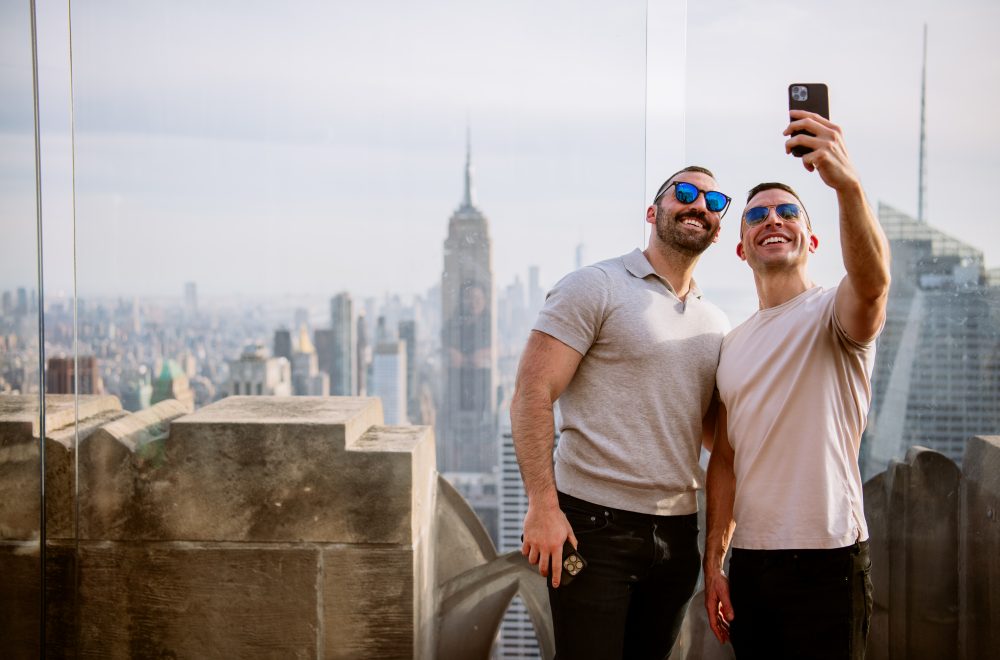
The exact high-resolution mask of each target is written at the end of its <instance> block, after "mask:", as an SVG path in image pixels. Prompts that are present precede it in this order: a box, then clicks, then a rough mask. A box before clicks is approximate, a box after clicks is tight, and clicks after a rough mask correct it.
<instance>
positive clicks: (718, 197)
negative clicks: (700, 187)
mask: <svg viewBox="0 0 1000 660" xmlns="http://www.w3.org/2000/svg"><path fill="white" fill-rule="evenodd" d="M705 206H706V207H708V210H709V211H711V212H713V213H718V212H719V211H721V210H722V209H724V208H726V196H725V195H723V194H722V193H720V192H717V191H715V190H713V191H711V192H707V193H705Z"/></svg>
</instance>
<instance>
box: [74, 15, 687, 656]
mask: <svg viewBox="0 0 1000 660" xmlns="http://www.w3.org/2000/svg"><path fill="white" fill-rule="evenodd" d="M674 4H676V3H674ZM73 9H74V14H73V54H74V60H73V61H74V76H75V111H76V123H75V130H76V154H77V158H76V219H77V224H76V229H77V245H76V248H77V254H78V255H79V256H78V261H77V281H78V291H79V324H78V329H79V336H80V348H79V355H78V358H79V360H80V363H81V365H82V364H84V363H85V364H87V365H91V366H92V368H93V370H94V373H95V376H94V382H96V380H97V375H98V374H99V376H100V380H101V381H102V382H103V387H104V388H105V391H106V392H107V393H109V394H112V395H114V396H115V397H117V399H118V401H120V403H121V405H122V407H123V409H124V410H123V412H122V414H124V413H134V412H138V411H146V413H147V416H145V417H142V418H141V422H138V421H137V423H142V424H154V423H160V422H163V423H164V424H169V423H170V422H171V421H172V420H174V419H177V418H178V416H180V415H182V414H184V413H185V412H189V411H191V410H197V411H201V409H202V408H204V407H206V406H208V405H210V404H213V403H214V404H216V405H215V406H214V407H213V410H215V411H218V410H222V408H220V407H219V406H220V405H227V406H247V408H246V409H247V410H249V409H251V408H252V409H254V410H262V409H265V408H266V406H265V404H264V403H262V402H260V401H258V400H255V399H245V397H256V396H258V395H265V396H272V397H275V396H279V397H284V396H288V395H294V396H299V395H304V396H323V395H335V396H356V395H362V396H377V397H379V398H380V399H381V403H382V413H383V417H384V420H385V422H386V423H388V424H403V425H406V424H426V425H433V426H434V432H435V436H436V443H437V467H438V469H439V470H441V471H442V472H444V473H445V474H446V476H447V477H448V478H449V479H450V481H451V482H452V483H453V484H454V485H455V486H456V487H457V488H458V489H459V490H460V492H461V493H462V494H463V495H465V496H466V498H467V499H468V500H469V501H470V502H471V504H472V505H473V507H474V508H475V509H476V511H477V513H478V514H479V515H480V517H481V519H482V522H483V523H484V525H485V526H486V527H487V528H488V530H489V532H490V533H491V535H492V537H493V539H494V541H496V542H497V546H498V548H499V550H501V551H506V550H509V549H512V548H515V547H517V546H518V545H519V543H518V541H517V540H516V537H517V534H516V533H514V534H513V535H512V536H511V535H504V536H502V537H501V535H500V533H499V510H500V508H501V507H502V506H503V505H502V504H501V499H502V498H501V496H500V494H501V493H503V492H506V490H505V488H503V487H502V484H501V483H500V482H501V481H502V479H503V475H504V474H507V473H506V472H504V473H502V472H501V471H500V466H499V463H500V454H501V441H502V440H504V439H506V441H507V442H509V440H510V438H509V434H507V435H506V436H505V437H501V436H503V433H502V427H503V425H504V421H505V419H506V417H507V416H508V406H509V397H510V394H511V390H512V385H513V379H514V374H515V369H516V366H517V362H518V358H519V355H520V351H521V348H522V346H523V344H524V341H525V339H526V337H527V333H528V330H529V328H530V326H531V324H532V323H533V321H534V317H535V315H536V314H537V312H538V309H539V308H540V306H541V303H542V300H543V298H544V295H545V292H546V290H547V289H548V288H549V287H550V286H551V285H552V284H553V283H554V282H555V281H556V280H557V279H559V278H560V277H561V276H562V275H564V274H565V273H567V272H569V271H570V270H572V269H573V268H574V267H578V266H580V265H581V264H585V263H588V262H592V261H597V260H601V259H605V258H609V257H613V256H616V255H619V254H622V253H625V252H628V251H629V250H631V249H632V248H634V247H636V246H637V245H639V243H640V240H641V239H643V229H644V227H645V223H644V221H643V220H644V212H645V205H646V197H647V192H648V188H649V186H650V185H653V186H655V185H658V183H657V184H648V183H647V181H648V180H653V179H657V180H662V178H663V177H664V176H665V172H664V171H662V170H664V169H666V168H671V171H672V169H676V168H677V167H679V165H677V164H676V162H674V159H673V158H671V159H670V160H671V162H670V163H669V165H662V164H659V163H658V164H657V170H658V171H657V172H656V173H654V174H650V173H648V172H646V171H645V166H646V159H645V157H644V154H645V150H646V147H647V137H648V136H647V135H646V134H645V131H644V125H645V124H644V115H645V112H646V96H645V90H646V82H647V81H646V67H645V58H646V55H645V36H646V30H647V24H646V18H645V13H646V3H644V2H634V1H632V2H624V3H615V4H610V5H609V4H608V3H600V2H587V3H585V4H584V5H583V6H581V5H580V4H579V3H543V4H542V5H539V4H538V3H530V2H514V3H503V4H502V5H496V4H488V3H465V2H454V1H443V0H439V1H435V2H431V3H430V4H428V3H423V4H422V5H421V6H420V7H419V8H418V7H416V6H410V5H409V4H407V3H391V4H389V5H385V4H378V5H372V6H367V5H363V4H358V3H326V2H315V3H305V4H301V3H300V4H298V5H296V7H295V8H291V9H289V8H281V9H278V8H276V7H275V5H273V4H270V3H259V2H255V3H249V4H248V3H228V4H223V5H218V6H214V7H206V6H203V5H199V4H195V3H180V4H176V3H174V4H172V5H171V6H170V8H169V9H165V8H163V7H160V8H156V9H150V8H143V7H139V6H136V5H135V4H134V3H127V2H112V3H110V4H107V3H106V4H103V5H92V4H83V5H79V6H74V8H73ZM675 9H676V7H675ZM682 31H683V21H682V20H681V21H680V22H678V23H676V24H673V25H670V26H669V27H668V28H667V29H666V30H665V31H663V32H660V33H659V36H660V37H661V38H662V37H663V35H664V34H667V35H668V40H669V41H671V42H672V43H682V40H681V39H679V35H680V33H681V32H682ZM670 75H671V76H673V77H674V79H677V80H679V79H680V76H681V73H680V72H679V71H677V72H672V73H671V74H670ZM680 121H681V120H680V118H679V117H678V116H677V115H676V114H671V115H669V116H668V118H667V119H661V120H659V122H658V126H659V131H660V132H659V134H658V137H656V138H655V139H656V145H657V146H658V147H659V148H663V147H664V145H665V144H667V143H669V144H676V143H677V142H678V141H679V139H678V136H680V135H682V132H681V130H680V125H681V124H680ZM81 369H82V367H81ZM227 397H228V399H227ZM223 399H227V401H226V402H224V403H223V404H220V403H219V402H220V401H221V400H223ZM164 402H165V403H166V404H169V406H179V407H173V408H171V407H169V406H165V405H164ZM158 404H159V405H158ZM268 405H270V404H268ZM275 405H276V406H277V407H275V408H267V409H269V410H272V411H275V412H276V414H279V415H280V414H284V413H285V412H287V411H288V410H292V409H293V407H292V406H293V405H294V404H293V403H291V402H290V400H287V399H283V400H281V402H280V403H278V404H275ZM93 414H94V415H105V414H106V415H111V416H114V415H116V414H119V413H116V412H114V411H109V410H103V409H102V410H101V411H98V412H95V413H93ZM148 414H152V417H150V416H149V415H148ZM199 414H200V412H196V413H195V414H194V415H193V416H192V417H189V418H186V420H185V423H188V421H191V420H197V419H200V417H199ZM122 419H123V420H125V419H128V420H140V418H139V417H135V416H131V417H125V418H122ZM153 419H156V420H159V422H152V421H150V420H153ZM84 426H85V424H84V420H83V419H82V418H81V422H80V428H81V458H80V460H81V463H80V475H79V479H80V494H81V495H80V497H81V501H80V506H81V512H82V514H81V528H82V527H83V526H87V525H94V526H93V527H90V528H89V529H88V530H83V529H81V535H82V536H83V537H84V538H83V540H82V541H81V543H82V544H84V546H87V547H90V546H89V545H88V544H90V543H91V542H92V541H98V540H112V541H114V542H115V543H116V544H117V543H118V542H122V543H126V542H130V541H145V540H157V541H163V542H165V545H164V546H161V547H160V550H162V551H163V553H164V554H163V555H159V554H157V555H156V557H155V558H153V559H154V562H153V563H156V562H163V564H162V565H164V566H165V565H166V564H169V563H170V562H171V561H172V559H171V558H172V557H174V555H170V553H171V552H174V551H176V552H188V551H192V552H193V551H194V550H192V549H191V548H190V547H188V546H184V547H183V549H181V546H180V545H179V541H178V539H177V538H174V537H169V536H168V535H166V534H167V531H166V530H167V528H168V527H169V526H168V525H167V523H166V522H165V520H164V519H163V518H162V517H161V516H163V515H165V513H164V512H163V511H160V510H157V509H156V508H155V506H153V505H149V506H148V507H147V508H145V509H142V510H141V512H139V511H138V510H137V512H136V515H139V514H140V513H141V517H142V518H141V519H136V518H132V519H128V517H127V516H123V517H121V518H120V519H115V518H114V517H113V516H111V517H110V518H108V519H101V520H99V521H98V520H97V519H96V518H91V516H98V517H99V516H100V512H99V511H98V509H99V506H98V504H97V503H96V500H94V499H93V498H94V497H95V496H94V493H96V492H98V491H99V492H102V493H106V492H107V491H108V489H109V488H110V489H111V490H114V489H119V488H122V487H125V486H122V483H121V482H120V481H119V480H118V477H114V476H113V475H112V474H110V473H108V472H106V471H104V470H105V468H106V465H105V466H104V467H101V464H98V463H91V462H90V461H91V458H90V457H88V451H89V450H87V449H85V448H86V445H87V442H88V441H87V440H85V439H83V434H84V432H83V429H84ZM157 428H159V429H160V431H158V433H159V435H158V436H156V435H155V434H152V435H151V436H150V437H149V438H146V439H144V440H142V441H141V442H138V444H137V445H136V446H134V447H133V449H134V454H132V455H130V456H129V457H128V458H127V460H126V463H127V464H128V465H129V467H128V470H136V471H137V473H138V474H141V475H145V476H142V477H137V478H136V482H135V488H137V489H138V490H137V491H135V492H133V491H131V490H130V491H128V492H129V493H130V495H129V497H132V498H138V499H133V500H132V501H143V502H147V503H148V502H157V501H167V500H159V499H157V498H159V497H161V495H160V494H158V493H170V492H172V491H171V490H170V488H171V487H172V486H171V485H170V482H169V480H168V479H167V478H166V477H162V476H161V477H156V476H155V475H156V474H160V475H162V474H164V473H162V472H159V473H158V472H156V470H155V468H154V467H153V466H158V465H163V466H164V469H165V470H168V471H169V470H171V469H173V467H172V466H173V465H175V464H173V463H171V462H170V461H171V460H172V457H174V459H176V456H175V455H174V454H171V451H172V450H171V449H170V447H169V446H165V445H164V443H163V442H162V440H163V437H164V436H165V434H166V433H168V432H169V433H172V431H164V430H163V429H164V428H165V426H163V425H161V426H158V427H157ZM175 428H176V425H175ZM185 428H188V427H185ZM153 436H155V438H154V437H153ZM93 437H94V438H97V437H98V436H96V435H95V436H93ZM172 437H173V436H171V438H172ZM206 440H207V439H206ZM100 441H101V442H104V436H103V435H102V436H100ZM213 442H214V441H213ZM95 444H96V442H95ZM212 446H214V445H213V444H212V442H209V443H208V444H207V445H206V447H212ZM143 447H146V449H145V450H144V449H143ZM143 451H146V452H149V453H150V454H151V455H153V456H155V457H156V459H155V460H156V461H161V463H156V462H155V461H154V462H153V463H150V462H148V460H147V458H146V454H144V453H143ZM203 458H204V457H203ZM216 458H217V457H216ZM230 459H231V461H232V462H238V460H240V459H238V458H237V457H236V455H230ZM123 460H125V459H123ZM205 460H208V459H207V458H206V459H205ZM262 461H263V462H265V463H266V462H267V461H266V460H264V459H262ZM193 462H194V461H193V459H192V463H193ZM273 465H275V466H277V465H283V466H285V467H286V468H287V466H289V459H287V458H286V459H285V460H283V461H276V462H275V463H274V464H273ZM298 467H303V468H304V466H298ZM243 468H245V471H244V472H236V473H232V474H229V476H226V474H227V471H229V470H232V469H234V468H233V467H232V465H230V466H229V467H225V466H224V465H223V464H221V463H220V464H219V466H218V468H217V469H216V468H212V467H207V468H205V470H206V472H205V475H206V479H208V480H215V479H216V478H217V479H218V480H219V482H220V483H231V484H238V483H241V482H245V481H249V480H252V479H253V477H252V476H249V475H252V474H257V473H256V472H253V470H256V469H257V467H250V466H249V465H245V466H243ZM274 469H279V468H278V467H275V468H274ZM280 469H285V468H280ZM289 469H290V468H289ZM128 470H126V473H127V471H128ZM300 476H301V475H300ZM508 476H509V477H511V478H512V479H515V480H518V481H519V478H518V475H517V472H516V470H514V471H512V472H510V473H509V474H508ZM157 478H162V479H163V481H162V483H161V482H156V479H157ZM289 478H291V477H289ZM295 478H299V477H295ZM230 480H231V481H230ZM154 482H156V483H159V484H160V485H159V486H155V487H154ZM516 485H517V486H518V487H519V484H516ZM131 487H132V486H128V488H131ZM156 488H161V489H162V490H159V491H157V490H156ZM233 488H237V489H238V488H239V487H238V486H236V485H233ZM260 488H261V491H260V492H264V489H265V486H263V485H261V487H260ZM116 492H117V493H118V495H115V497H118V496H120V495H121V491H120V490H119V491H116ZM260 492H259V493H258V494H260ZM267 496H268V497H272V498H275V499H276V498H277V496H276V492H271V491H268V495H267ZM358 497H360V495H358ZM142 498H148V499H142ZM111 501H112V503H114V502H118V503H119V504H120V502H119V501H118V500H114V498H112V500H111ZM279 505H280V503H279ZM101 506H103V505H101ZM144 506H145V505H144ZM199 506H201V507H203V508H204V509H211V508H212V507H216V508H218V509H219V510H222V509H224V508H225V507H228V506H229V504H224V503H222V502H221V501H219V502H215V501H212V500H201V501H200V502H199ZM268 506H269V507H273V506H275V505H274V503H273V500H272V501H270V503H269V504H268ZM516 506H523V499H522V500H518V503H516ZM265 508H267V507H265ZM289 510H290V509H289V508H288V507H287V506H286V507H285V508H283V511H289ZM261 512H262V510H258V511H251V510H244V511H242V512H241V513H239V514H238V515H237V517H245V516H248V517H249V518H248V520H249V519H252V518H254V517H256V516H258V515H260V513H261ZM189 513H190V512H189ZM296 515H297V514H296ZM514 515H520V516H523V509H518V510H517V512H516V513H515V514H514ZM251 523H252V520H251V522H250V523H248V527H247V531H246V534H248V535H249V536H248V537H246V538H244V537H242V536H241V537H239V538H237V537H232V538H230V540H232V541H234V542H235V541H244V540H247V538H250V539H260V538H262V537H261V536H260V535H261V534H265V532H263V531H262V530H263V528H262V527H260V526H259V525H257V526H255V525H254V524H251ZM369 526H377V525H369ZM220 533H221V532H220ZM359 533H360V532H359ZM187 538H190V537H187ZM224 538H225V537H224ZM213 539H215V540H219V539H217V538H215V537H213ZM175 541H177V543H176V544H175V543H174V542H175ZM171 544H174V545H171ZM102 547H103V546H102ZM113 547H115V548H117V547H119V546H118V545H114V546H113ZM122 547H124V546H122ZM239 547H243V546H239ZM199 549H200V548H199ZM160 550H157V552H159V551H160ZM95 552H97V551H96V550H95ZM129 552H132V550H129V551H128V552H126V553H125V555H124V556H123V558H122V561H125V562H129V561H133V560H135V561H137V562H138V561H139V560H138V559H135V558H134V557H133V556H132V555H131V554H129ZM145 565H148V564H145ZM157 565H158V566H159V565H161V564H157ZM164 570H167V569H166V568H165V569H164ZM160 577H164V579H167V580H168V581H169V580H176V579H183V576H179V574H173V573H171V574H169V575H166V576H160ZM82 579H83V580H84V581H86V580H87V579H88V578H87V577H86V575H84V577H83V578H82ZM222 592H223V590H222V589H221V587H220V589H217V590H215V593H216V596H212V595H211V594H209V595H206V596H205V598H206V599H208V600H211V599H212V598H213V597H217V595H218V593H222ZM230 605H231V603H226V606H230ZM147 606H148V607H150V608H153V609H155V603H146V604H144V603H137V604H136V605H135V607H140V608H141V607H147ZM522 614H523V613H522ZM80 616H81V618H82V620H84V622H85V624H84V626H83V627H82V628H81V630H84V629H86V628H87V624H92V625H91V629H93V630H97V629H99V628H100V627H101V626H102V625H105V624H106V623H107V622H106V621H104V620H103V619H102V618H101V617H102V616H104V613H99V614H98V613H93V612H90V613H88V612H86V611H84V612H81V615H80ZM166 618H167V619H174V620H171V621H169V622H168V623H167V624H166V627H165V628H163V629H159V630H150V631H146V632H147V633H148V635H147V636H148V640H147V641H148V643H149V644H154V643H160V642H162V643H164V644H167V642H166V641H164V640H165V639H166V638H167V637H169V635H170V634H171V630H172V629H173V628H174V627H175V626H179V625H181V623H182V621H183V620H184V617H183V616H181V615H177V616H170V615H167V616H166ZM522 618H523V617H522ZM523 623H524V621H522V624H523ZM109 625H110V624H109ZM314 634H315V633H314ZM326 634H332V633H326ZM289 639H291V635H290V636H289ZM80 643H81V652H83V651H84V650H85V649H86V648H89V646H88V645H89V644H92V643H97V642H96V641H95V640H90V639H87V638H81V642H80ZM330 643H333V642H330ZM151 648H152V647H151Z"/></svg>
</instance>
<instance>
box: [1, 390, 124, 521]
mask: <svg viewBox="0 0 1000 660" xmlns="http://www.w3.org/2000/svg"><path fill="white" fill-rule="evenodd" d="M38 404H39V398H38V397H37V396H26V395H25V396H4V397H0V539H11V540H31V539H35V538H37V537H38V530H39V527H40V510H41V498H40V495H39V494H40V492H41V487H40V484H41V475H40V469H39V467H40V465H39V456H40V453H39V442H38V438H39V434H40V430H41V417H40V415H39V406H38ZM45 405H46V410H45V436H46V438H45V495H46V515H47V518H46V524H47V530H46V531H47V536H48V538H49V539H59V538H63V539H65V538H71V537H72V536H73V533H74V519H75V491H76V475H75V472H76V470H75V458H74V456H75V454H74V447H75V442H76V438H77V436H78V435H79V437H80V438H81V440H82V439H84V438H86V437H87V436H88V435H89V434H90V433H93V432H94V431H95V430H96V429H97V428H99V427H100V426H101V425H103V424H105V423H108V422H110V421H112V420H114V419H117V418H118V417H121V416H122V415H124V414H125V413H124V412H123V411H122V409H121V403H119V401H118V399H117V398H115V397H113V396H81V397H80V403H79V414H80V419H79V425H77V424H76V407H75V403H74V400H73V396H72V395H48V396H46V397H45Z"/></svg>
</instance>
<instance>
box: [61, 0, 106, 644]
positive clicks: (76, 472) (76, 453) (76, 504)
mask: <svg viewBox="0 0 1000 660" xmlns="http://www.w3.org/2000/svg"><path fill="white" fill-rule="evenodd" d="M66 38H67V41H68V44H67V45H68V48H69V150H70V160H69V167H70V222H71V223H72V233H73V238H72V241H73V245H72V251H73V263H72V266H71V268H72V274H73V379H74V382H73V423H74V429H73V555H74V557H75V558H76V560H75V561H74V562H73V576H72V577H73V579H72V581H71V582H70V584H72V585H73V593H72V595H71V597H72V599H73V613H74V614H73V623H74V626H73V652H74V653H76V652H77V651H78V649H79V646H80V644H79V635H80V607H79V594H80V574H79V563H80V561H79V558H80V333H79V331H80V317H79V313H78V312H79V300H80V294H79V288H78V286H77V281H76V274H77V267H76V258H77V257H76V98H75V96H74V86H73V2H72V0H66ZM95 368H96V366H95ZM98 373H99V372H98ZM94 382H95V383H96V382H97V377H95V378H94Z"/></svg>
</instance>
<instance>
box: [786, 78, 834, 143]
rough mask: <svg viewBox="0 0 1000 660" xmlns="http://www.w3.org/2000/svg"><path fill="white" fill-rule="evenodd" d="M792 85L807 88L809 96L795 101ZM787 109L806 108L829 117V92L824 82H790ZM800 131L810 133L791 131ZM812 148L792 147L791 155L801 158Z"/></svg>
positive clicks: (796, 133) (797, 133) (808, 133)
mask: <svg viewBox="0 0 1000 660" xmlns="http://www.w3.org/2000/svg"><path fill="white" fill-rule="evenodd" d="M793 87H806V88H807V89H808V90H809V98H808V99H806V100H805V101H796V100H795V99H793V98H792V88H793ZM788 109H789V110H807V111H809V112H815V113H816V114H818V115H820V116H822V117H825V118H827V119H829V118H830V96H829V92H828V90H827V88H826V85H825V84H824V83H792V84H791V85H789V86H788ZM800 133H805V134H806V135H812V133H810V132H809V131H795V132H794V133H792V135H793V136H795V135H799V134H800ZM811 151H812V149H810V148H809V147H792V155H793V156H796V157H797V158H802V157H803V156H805V155H806V154H807V153H810V152H811Z"/></svg>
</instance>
